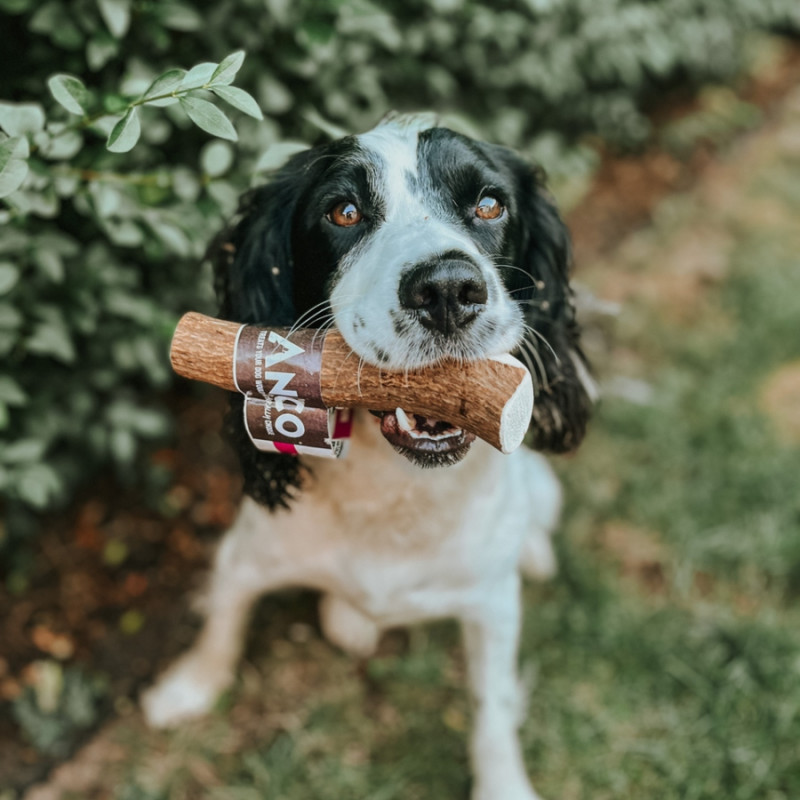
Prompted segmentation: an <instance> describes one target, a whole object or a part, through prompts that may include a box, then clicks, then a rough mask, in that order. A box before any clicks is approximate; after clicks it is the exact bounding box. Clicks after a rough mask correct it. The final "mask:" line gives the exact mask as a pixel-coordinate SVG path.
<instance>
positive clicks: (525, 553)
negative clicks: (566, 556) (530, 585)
mask: <svg viewBox="0 0 800 800" xmlns="http://www.w3.org/2000/svg"><path fill="white" fill-rule="evenodd" d="M519 567H520V569H521V570H522V574H523V575H524V576H525V577H526V578H531V579H533V580H538V581H542V580H546V579H547V578H552V577H553V576H554V575H555V574H556V572H558V563H557V561H556V554H555V553H554V552H553V543H552V541H551V540H550V532H549V531H547V530H545V529H543V528H539V527H536V528H533V529H531V530H530V531H528V533H527V534H526V535H525V539H524V540H523V542H522V548H521V549H520V554H519Z"/></svg>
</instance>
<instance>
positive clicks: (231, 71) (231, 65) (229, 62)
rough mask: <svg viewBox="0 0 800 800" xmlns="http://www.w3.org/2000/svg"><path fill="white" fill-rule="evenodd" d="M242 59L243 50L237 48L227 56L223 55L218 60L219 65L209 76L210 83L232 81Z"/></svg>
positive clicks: (216, 83) (227, 82) (225, 83)
mask: <svg viewBox="0 0 800 800" xmlns="http://www.w3.org/2000/svg"><path fill="white" fill-rule="evenodd" d="M243 61H244V50H237V51H236V52H235V53H231V54H230V55H229V56H225V58H223V59H222V61H220V62H219V66H218V67H217V68H216V69H215V70H214V74H213V75H212V76H211V83H212V84H214V85H218V84H224V85H227V84H229V83H233V79H234V78H235V77H236V73H237V72H238V71H239V69H240V67H241V66H242V62H243Z"/></svg>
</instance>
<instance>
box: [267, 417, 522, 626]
mask: <svg viewBox="0 0 800 800" xmlns="http://www.w3.org/2000/svg"><path fill="white" fill-rule="evenodd" d="M360 426H361V427H360V429H359V431H358V435H357V438H356V441H355V442H354V445H355V446H354V447H353V452H352V453H351V454H350V456H349V457H348V460H347V461H343V462H337V463H325V464H319V465H318V466H317V467H316V468H315V470H314V480H313V483H312V485H310V486H309V487H308V488H307V490H306V491H304V492H303V494H302V495H301V497H300V499H299V502H297V504H296V505H295V506H294V507H293V509H292V511H291V512H289V513H288V514H285V515H281V516H280V518H279V519H278V518H273V519H274V522H275V523H278V524H276V525H272V526H270V527H271V528H272V531H271V534H270V537H269V538H270V540H271V543H272V547H270V550H271V551H272V556H271V557H272V558H275V557H276V556H277V557H279V558H281V559H282V560H284V561H285V562H286V564H287V567H288V568H289V569H290V570H291V571H292V572H293V573H294V574H295V575H296V579H295V582H296V583H299V584H301V585H306V586H312V587H315V588H318V589H322V590H323V591H331V592H335V593H336V594H339V595H343V596H345V597H347V598H348V600H349V601H350V602H351V603H352V604H353V605H355V606H357V607H359V608H361V609H362V610H364V611H366V612H367V613H369V614H370V615H372V616H373V617H375V618H376V619H379V620H381V621H382V622H383V623H384V624H393V623H395V622H396V623H398V624H399V623H401V622H409V621H413V620H419V619H426V618H431V617H437V616H446V615H449V614H452V613H453V612H454V610H455V609H456V608H458V607H459V606H461V605H463V604H465V603H469V602H470V598H471V596H472V593H473V592H475V591H476V590H478V589H479V587H484V586H485V585H486V582H487V581H491V580H492V576H493V574H494V573H498V574H499V573H501V572H505V571H507V570H508V569H509V565H510V564H511V563H512V562H513V561H515V559H516V558H517V553H518V548H519V540H520V537H521V531H522V528H523V527H524V526H523V524H522V523H523V520H521V519H518V517H519V510H518V509H516V508H515V507H514V503H513V501H512V498H511V496H510V495H511V494H512V493H510V492H509V491H508V490H509V486H508V482H507V480H506V478H507V477H508V467H509V466H510V464H509V462H508V460H507V458H508V457H504V456H500V455H499V454H497V453H495V452H494V451H492V450H491V448H488V446H483V445H482V444H481V443H478V444H477V445H476V447H475V452H473V453H471V454H470V455H469V456H468V457H467V458H466V459H465V461H464V462H463V463H462V464H459V465H457V466H456V467H450V468H447V469H440V470H420V469H418V468H416V467H413V466H411V465H410V464H407V463H406V462H405V460H404V459H402V458H401V457H400V456H398V455H396V454H395V453H393V452H392V451H391V449H390V448H389V447H388V446H387V445H386V443H385V442H384V441H382V439H381V438H380V434H378V433H377V431H374V430H371V428H372V427H373V424H372V421H371V420H366V422H365V421H364V420H362V421H361V422H360Z"/></svg>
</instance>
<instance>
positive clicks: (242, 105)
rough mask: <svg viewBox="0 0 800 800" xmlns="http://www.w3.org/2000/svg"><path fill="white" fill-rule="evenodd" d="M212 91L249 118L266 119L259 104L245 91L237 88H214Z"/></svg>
mask: <svg viewBox="0 0 800 800" xmlns="http://www.w3.org/2000/svg"><path fill="white" fill-rule="evenodd" d="M211 91H212V92H214V94H215V95H217V96H219V97H221V98H222V99H223V100H224V101H225V102H226V103H228V104H230V105H232V106H233V107H234V108H238V109H239V111H243V112H244V113H245V114H247V115H248V116H251V117H255V119H264V115H263V114H262V113H261V109H260V108H259V107H258V103H256V101H255V99H254V98H253V97H252V96H251V95H249V94H248V93H247V92H246V91H245V90H244V89H237V88H236V87H235V86H213V87H212V89H211Z"/></svg>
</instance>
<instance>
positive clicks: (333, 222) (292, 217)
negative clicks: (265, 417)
mask: <svg viewBox="0 0 800 800" xmlns="http://www.w3.org/2000/svg"><path fill="white" fill-rule="evenodd" d="M218 252H219V254H220V255H219V257H218V258H217V265H218V288H219V290H220V295H221V299H222V310H221V313H222V315H223V316H226V317H228V318H230V319H235V320H238V321H242V322H250V323H256V322H258V323H264V324H267V325H276V326H288V325H299V326H306V327H323V326H326V325H331V324H335V325H336V327H337V328H338V329H339V331H340V332H341V334H342V336H343V337H344V339H345V340H346V342H347V343H348V344H349V345H350V347H351V348H352V349H353V351H354V353H355V354H356V355H357V356H358V357H360V358H363V359H364V360H365V361H367V362H370V363H373V364H375V365H378V366H382V367H385V368H387V369H408V368H414V367H419V366H423V365H427V364H431V363H434V362H436V361H438V360H440V359H443V358H447V357H449V358H457V359H465V360H472V359H480V358H485V357H487V356H491V355H496V354H500V353H506V352H515V353H516V354H517V355H518V356H519V357H520V358H521V359H522V360H523V361H525V362H526V363H527V365H528V366H529V368H530V370H531V373H532V376H533V380H534V385H535V388H536V402H535V407H534V414H533V419H532V442H533V445H534V446H535V447H537V448H540V449H547V450H553V451H565V450H570V449H572V448H574V447H576V446H577V444H578V443H579V442H580V440H581V438H582V436H583V433H584V429H585V424H586V420H587V417H588V412H589V408H590V406H591V388H590V387H591V379H590V378H589V377H588V372H587V370H586V367H585V364H584V361H583V357H582V355H581V351H580V347H579V343H578V329H577V325H576V323H575V315H574V307H573V302H572V294H571V291H570V288H569V283H568V267H569V260H570V248H569V236H568V234H567V231H566V229H565V227H564V224H563V223H562V221H561V219H560V217H559V215H558V212H557V211H556V209H555V207H554V205H553V203H552V201H551V200H550V198H549V197H548V196H547V194H546V193H545V190H544V185H543V176H542V172H541V171H540V170H538V169H534V168H531V167H530V166H529V165H527V164H526V163H525V162H523V161H522V160H521V159H520V158H519V157H518V156H517V155H515V154H514V153H513V152H512V151H510V150H508V149H506V148H503V147H499V146H496V145H490V144H486V143H483V142H477V141H474V140H472V139H469V138H467V137H465V136H462V135H460V134H458V133H455V132H453V131H451V130H448V129H446V128H441V127H436V126H432V125H430V124H429V123H426V120H425V118H424V117H419V116H392V117H389V118H387V119H385V120H384V121H383V122H382V123H381V124H379V125H378V126H377V127H376V128H374V129H373V130H371V131H368V132H367V133H365V134H362V135H359V136H349V137H345V138H343V139H340V140H338V141H335V142H332V143H330V144H326V145H323V146H320V147H315V148H313V149H310V150H307V151H305V152H303V153H300V154H299V155H296V156H294V157H293V158H292V159H291V160H290V161H289V162H288V163H287V165H286V166H285V167H283V168H282V169H281V170H280V171H279V172H278V173H277V175H276V176H275V178H274V179H273V180H272V181H271V182H270V183H269V184H268V185H267V186H264V187H262V188H260V189H257V190H255V191H253V192H251V193H250V194H249V195H248V196H247V197H246V198H245V200H244V202H243V205H242V208H241V210H240V215H239V219H238V222H237V223H236V224H235V225H234V226H233V227H232V228H231V229H229V230H228V231H226V232H225V234H224V235H223V238H222V247H221V248H219V251H218ZM381 427H382V431H383V432H384V435H385V436H386V438H387V439H388V440H389V441H390V443H391V444H393V445H394V446H395V448H396V449H398V450H400V451H401V452H402V453H403V454H404V455H406V456H407V457H409V458H411V459H412V460H413V461H415V462H416V463H418V464H420V465H422V466H433V465H439V464H450V463H454V462H455V461H458V460H460V458H461V457H463V455H464V454H465V453H466V452H467V450H468V449H469V444H470V437H469V436H468V435H466V434H463V433H461V432H459V431H454V430H453V429H452V428H449V427H448V426H447V425H446V423H444V422H438V421H436V420H425V419H422V418H415V417H413V415H406V414H403V413H391V414H387V415H384V418H383V421H382V426H381ZM259 455H260V456H263V454H259ZM263 458H266V459H267V460H266V461H263V463H265V464H266V463H274V462H273V461H270V457H268V456H263ZM272 458H273V459H274V458H283V459H284V460H285V457H272ZM246 478H247V476H246ZM273 478H274V476H272V477H271V479H273Z"/></svg>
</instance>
